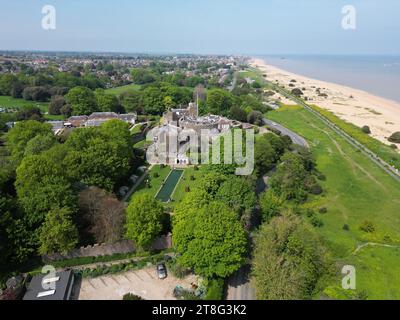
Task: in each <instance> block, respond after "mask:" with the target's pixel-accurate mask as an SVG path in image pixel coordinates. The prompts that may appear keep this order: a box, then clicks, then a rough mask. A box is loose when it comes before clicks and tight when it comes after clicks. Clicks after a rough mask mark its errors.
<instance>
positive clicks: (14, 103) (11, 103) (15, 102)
mask: <svg viewBox="0 0 400 320" xmlns="http://www.w3.org/2000/svg"><path fill="white" fill-rule="evenodd" d="M26 106H36V107H39V108H40V110H41V111H42V112H47V111H48V110H49V103H48V102H36V101H27V100H24V99H15V98H13V97H9V96H0V108H15V109H21V108H23V107H26Z"/></svg>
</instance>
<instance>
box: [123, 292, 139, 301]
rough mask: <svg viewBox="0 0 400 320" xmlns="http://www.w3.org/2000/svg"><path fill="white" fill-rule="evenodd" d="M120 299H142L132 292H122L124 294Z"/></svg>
mask: <svg viewBox="0 0 400 320" xmlns="http://www.w3.org/2000/svg"><path fill="white" fill-rule="evenodd" d="M122 300H144V299H143V298H142V297H140V296H137V295H135V294H133V293H127V294H124V296H123V297H122Z"/></svg>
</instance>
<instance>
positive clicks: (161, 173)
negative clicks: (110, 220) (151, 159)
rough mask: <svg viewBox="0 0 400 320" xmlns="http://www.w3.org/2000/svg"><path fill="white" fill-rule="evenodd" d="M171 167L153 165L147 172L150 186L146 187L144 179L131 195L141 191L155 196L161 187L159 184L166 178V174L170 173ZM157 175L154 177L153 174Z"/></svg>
mask: <svg viewBox="0 0 400 320" xmlns="http://www.w3.org/2000/svg"><path fill="white" fill-rule="evenodd" d="M170 171H171V168H170V167H168V166H166V167H164V168H161V166H159V165H155V166H153V167H152V168H151V170H150V172H149V176H148V179H149V182H150V188H149V187H147V185H146V180H147V179H144V180H143V182H142V183H141V184H140V185H139V187H138V188H137V189H136V191H135V192H134V193H133V196H135V195H137V194H142V193H146V194H149V195H151V196H152V197H155V196H156V194H157V192H158V190H159V189H160V187H161V184H162V183H163V182H164V180H165V179H166V177H167V176H168V174H169V173H170ZM156 174H157V175H158V177H156V176H155V175H156Z"/></svg>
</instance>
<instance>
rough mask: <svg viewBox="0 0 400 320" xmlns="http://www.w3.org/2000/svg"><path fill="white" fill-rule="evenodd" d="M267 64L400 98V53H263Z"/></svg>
mask: <svg viewBox="0 0 400 320" xmlns="http://www.w3.org/2000/svg"><path fill="white" fill-rule="evenodd" d="M257 58H260V59H263V60H264V61H265V62H266V63H267V64H269V65H272V66H275V67H278V68H280V69H283V70H286V71H289V72H293V73H296V74H299V75H303V76H306V77H309V78H313V79H317V80H322V81H327V82H333V83H336V84H341V85H345V86H348V87H352V88H355V89H360V90H364V91H367V92H369V93H372V94H374V95H377V96H380V97H383V98H387V99H390V100H394V101H397V102H400V56H370V55H364V56H344V55H341V56H333V55H263V56H258V57H257Z"/></svg>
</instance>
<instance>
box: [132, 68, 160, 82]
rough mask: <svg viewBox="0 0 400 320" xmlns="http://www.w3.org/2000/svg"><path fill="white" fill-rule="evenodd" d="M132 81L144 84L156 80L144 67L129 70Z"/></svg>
mask: <svg viewBox="0 0 400 320" xmlns="http://www.w3.org/2000/svg"><path fill="white" fill-rule="evenodd" d="M131 76H132V81H133V82H134V83H136V84H146V83H151V82H154V81H156V80H157V78H156V76H155V75H154V74H153V73H152V72H151V71H149V70H148V69H144V68H137V69H133V70H132V72H131Z"/></svg>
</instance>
